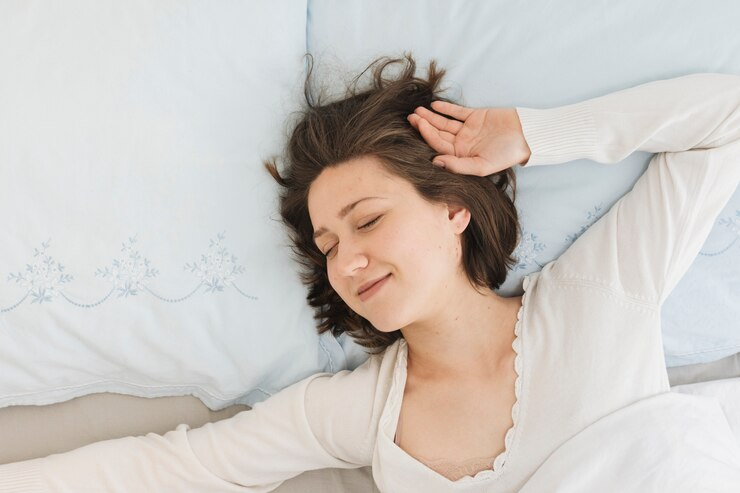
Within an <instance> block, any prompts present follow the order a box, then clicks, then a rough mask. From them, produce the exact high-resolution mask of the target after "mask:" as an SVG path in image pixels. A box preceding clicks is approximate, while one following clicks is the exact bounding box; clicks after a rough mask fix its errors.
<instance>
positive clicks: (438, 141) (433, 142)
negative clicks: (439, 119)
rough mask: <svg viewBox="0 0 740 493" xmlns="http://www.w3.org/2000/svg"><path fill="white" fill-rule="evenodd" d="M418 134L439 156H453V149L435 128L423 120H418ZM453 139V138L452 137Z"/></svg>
mask: <svg viewBox="0 0 740 493" xmlns="http://www.w3.org/2000/svg"><path fill="white" fill-rule="evenodd" d="M418 124H419V132H420V133H421V136H422V137H424V140H425V141H426V142H427V144H429V146H430V147H431V148H432V149H434V150H435V151H437V152H439V153H440V154H453V153H454V152H455V147H454V146H453V145H452V143H451V142H448V141H447V140H445V138H444V137H442V136H441V135H440V133H439V130H437V129H436V128H435V127H433V126H432V124H430V123H429V122H428V121H426V120H425V119H423V118H419V120H418ZM453 138H454V137H453Z"/></svg>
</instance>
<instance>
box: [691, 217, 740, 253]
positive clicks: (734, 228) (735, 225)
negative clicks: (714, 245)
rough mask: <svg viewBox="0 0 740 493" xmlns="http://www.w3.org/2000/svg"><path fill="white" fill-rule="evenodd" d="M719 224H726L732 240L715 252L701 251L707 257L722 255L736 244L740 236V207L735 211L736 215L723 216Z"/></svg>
mask: <svg viewBox="0 0 740 493" xmlns="http://www.w3.org/2000/svg"><path fill="white" fill-rule="evenodd" d="M717 226H724V227H725V228H727V230H726V231H727V232H728V233H729V236H730V238H731V240H730V242H729V243H728V244H727V246H726V247H724V248H721V249H719V250H718V251H715V252H699V255H703V256H705V257H714V256H716V255H720V254H723V253H725V252H726V251H727V250H729V249H730V248H732V245H734V244H735V243H736V242H737V240H738V239H739V238H740V209H737V210H736V211H735V217H731V216H728V217H723V218H721V219H720V220H719V221H717Z"/></svg>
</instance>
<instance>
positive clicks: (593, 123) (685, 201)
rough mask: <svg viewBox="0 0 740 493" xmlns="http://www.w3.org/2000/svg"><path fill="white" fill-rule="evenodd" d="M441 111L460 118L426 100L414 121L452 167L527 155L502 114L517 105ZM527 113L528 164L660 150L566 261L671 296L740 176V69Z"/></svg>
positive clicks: (609, 281)
mask: <svg viewBox="0 0 740 493" xmlns="http://www.w3.org/2000/svg"><path fill="white" fill-rule="evenodd" d="M433 109H435V110H436V111H438V112H444V113H445V114H447V115H450V116H452V117H453V118H455V120H451V119H448V118H446V117H444V116H443V115H437V114H434V113H432V112H431V111H429V110H427V109H424V108H418V109H417V110H416V111H415V113H414V115H411V116H410V117H409V121H410V122H411V124H412V125H413V126H414V127H415V128H417V129H418V130H419V131H420V132H421V134H422V136H423V137H424V139H425V140H426V141H427V143H429V145H430V146H431V147H432V148H434V149H435V150H437V151H438V152H440V153H442V154H443V155H442V156H438V157H437V158H435V160H436V159H440V158H441V159H443V160H444V163H445V164H446V165H447V164H448V163H452V166H450V165H447V166H446V167H447V168H448V169H450V170H451V171H455V172H460V173H466V174H476V175H487V174H490V173H493V172H496V171H499V170H501V169H506V168H507V167H511V166H513V165H514V164H518V163H520V161H518V159H519V156H520V155H522V152H523V151H522V146H521V144H520V138H519V136H518V135H517V134H516V132H515V129H516V126H515V125H513V124H511V123H506V121H505V120H501V119H497V118H495V116H496V114H503V113H501V111H505V109H497V108H489V109H478V110H474V109H471V108H465V107H461V106H458V107H453V106H449V104H448V103H444V104H442V105H437V106H436V107H435V106H433ZM493 110H496V111H497V113H496V112H494V113H491V112H492V111H493ZM516 112H517V114H518V116H519V124H520V125H521V129H522V135H523V137H524V139H525V140H526V143H527V145H528V150H529V151H531V155H529V158H528V160H527V161H526V166H527V167H528V168H529V167H532V166H538V165H551V164H558V163H564V162H567V161H573V160H576V159H591V160H594V161H598V162H601V163H615V162H618V161H620V160H622V159H624V158H625V157H627V156H628V155H629V154H630V153H632V152H634V151H647V152H653V153H659V154H657V155H656V156H654V158H653V160H652V161H651V163H650V166H649V167H648V170H647V171H646V172H645V173H644V174H643V175H642V176H641V177H640V179H639V180H638V181H637V183H636V184H635V186H634V187H633V189H632V191H630V192H629V193H627V194H626V195H625V196H624V197H622V198H621V199H620V200H619V201H618V202H617V203H616V204H615V205H614V206H613V207H612V209H611V210H610V211H609V212H608V213H607V214H606V215H605V216H604V217H602V218H601V219H600V220H599V221H597V222H596V224H594V225H593V226H591V228H589V229H588V230H587V231H586V232H585V233H584V234H583V235H582V236H581V237H580V238H579V239H578V240H577V241H576V242H575V243H574V244H573V245H571V247H570V248H569V249H568V250H567V251H566V252H565V253H564V254H563V255H561V256H560V258H558V260H557V263H556V264H555V266H554V269H555V270H556V271H559V272H560V273H561V275H562V276H563V277H568V276H577V277H580V278H582V279H590V280H593V281H594V282H596V283H599V284H602V285H605V286H609V287H612V288H615V289H618V290H620V291H622V292H624V293H626V294H628V295H630V296H632V297H635V298H637V299H640V300H643V301H647V302H651V303H658V304H661V303H662V302H663V301H664V300H665V298H666V297H667V296H668V295H669V294H670V292H671V291H672V290H673V288H674V287H675V286H676V284H677V283H678V281H679V280H680V278H681V277H682V276H683V275H684V273H685V272H686V270H688V268H689V266H690V265H691V263H692V262H693V260H694V258H695V257H696V255H697V254H698V252H699V250H700V248H701V246H702V245H703V243H704V241H705V240H706V237H707V235H708V234H709V232H710V231H711V229H712V227H713V225H714V220H715V218H716V217H717V215H718V214H719V213H720V211H721V210H722V209H723V208H724V206H725V205H726V204H727V202H728V201H729V199H730V197H731V196H732V194H733V193H734V192H735V190H736V189H737V184H738V181H740V76H737V75H728V74H692V75H688V76H684V77H677V78H674V79H666V80H658V81H654V82H649V83H647V84H642V85H639V86H635V87H632V88H629V89H624V90H622V91H617V92H613V93H611V94H607V95H605V96H601V97H598V98H593V99H589V100H586V101H583V102H580V103H576V104H571V105H567V106H561V107H557V108H549V109H534V108H523V107H517V108H516ZM458 120H459V121H458ZM502 122H503V123H502ZM493 136H496V137H495V138H494V137H493ZM521 162H525V161H521Z"/></svg>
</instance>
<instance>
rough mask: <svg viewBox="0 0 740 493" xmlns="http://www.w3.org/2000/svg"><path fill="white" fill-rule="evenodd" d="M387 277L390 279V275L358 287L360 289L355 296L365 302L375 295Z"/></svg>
mask: <svg viewBox="0 0 740 493" xmlns="http://www.w3.org/2000/svg"><path fill="white" fill-rule="evenodd" d="M389 277H391V275H390V274H387V275H385V276H383V277H381V278H379V279H376V280H374V281H370V282H368V283H365V284H363V285H362V286H360V289H359V290H358V291H357V295H358V296H359V297H360V300H362V301H365V300H366V299H368V298H369V297H370V296H372V295H373V294H375V293H376V292H377V291H378V290H379V289H380V288H381V287H382V286H383V285H384V284H385V281H386V280H388V278H389Z"/></svg>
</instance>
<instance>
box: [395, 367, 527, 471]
mask: <svg viewBox="0 0 740 493" xmlns="http://www.w3.org/2000/svg"><path fill="white" fill-rule="evenodd" d="M515 382H516V372H515V371H514V368H513V364H512V367H511V371H510V372H507V373H505V374H502V375H500V376H498V378H496V379H495V380H493V381H487V382H484V383H478V384H457V385H437V386H434V385H432V386H429V385H418V386H414V385H410V386H407V390H405V391H404V398H403V402H402V405H401V412H400V416H399V425H400V426H399V427H398V429H397V438H398V443H397V445H398V446H399V447H400V448H402V449H403V450H404V451H406V453H408V454H409V455H411V456H412V457H414V458H416V459H418V460H420V461H422V462H424V463H426V464H427V465H430V463H435V462H440V461H441V462H444V463H446V464H456V463H457V464H463V463H470V462H471V461H474V459H486V458H490V459H491V460H492V459H493V458H495V457H496V456H497V455H498V454H500V453H501V452H503V451H504V448H505V446H504V439H505V436H506V432H507V431H508V430H509V429H510V428H511V427H512V426H513V421H512V416H511V411H512V407H513V406H514V403H515V402H516V395H515V393H514V386H515ZM485 462H486V461H485V460H483V461H482V463H485ZM486 468H490V461H488V467H481V469H486Z"/></svg>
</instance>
